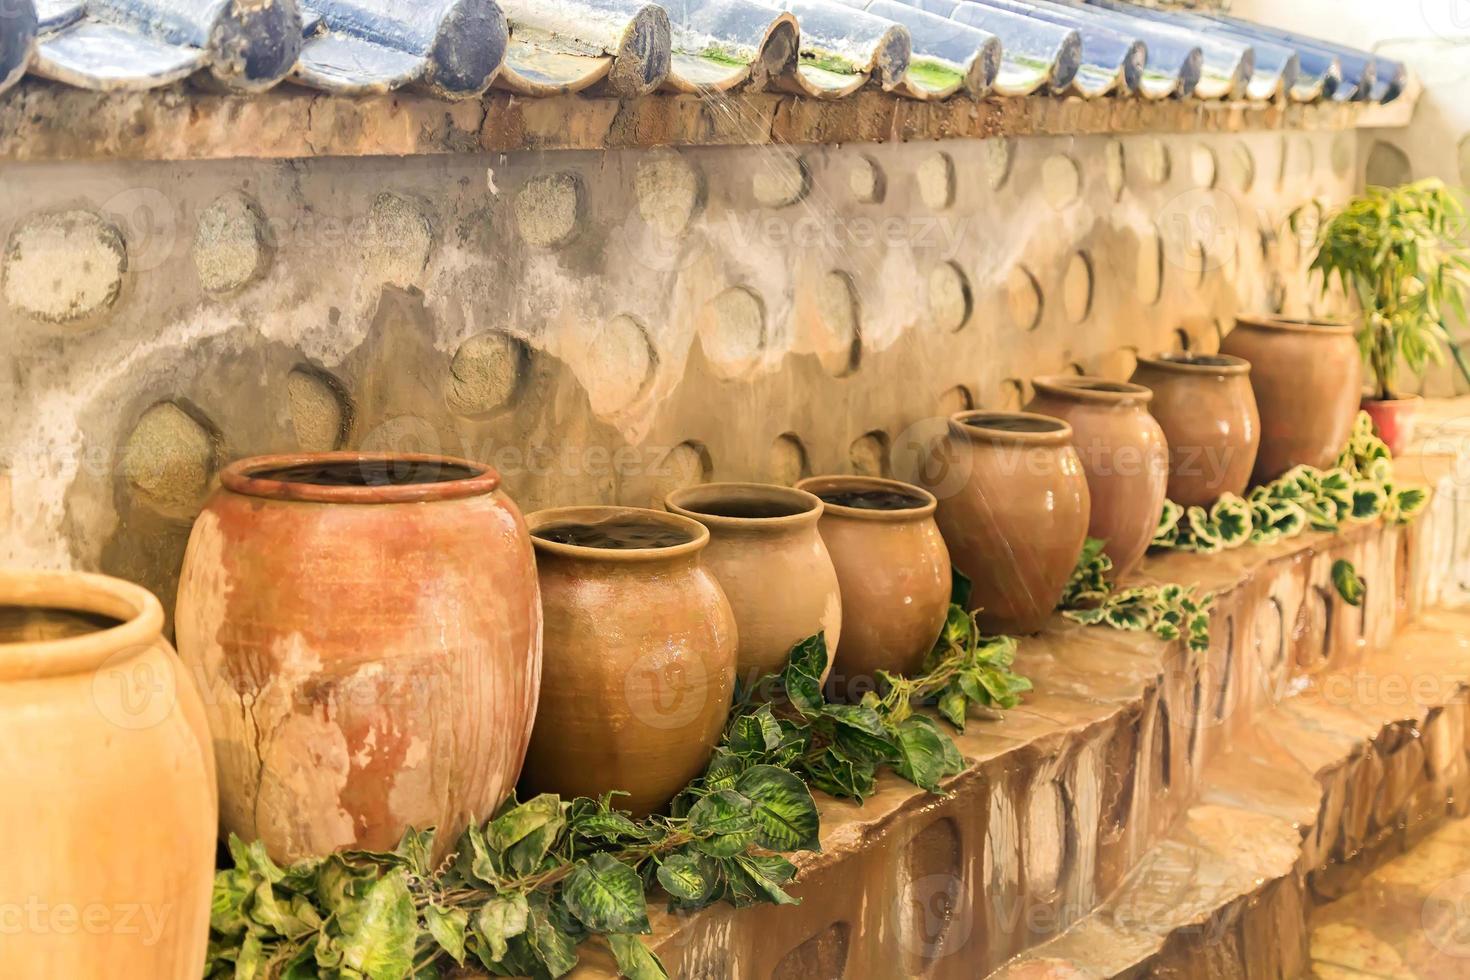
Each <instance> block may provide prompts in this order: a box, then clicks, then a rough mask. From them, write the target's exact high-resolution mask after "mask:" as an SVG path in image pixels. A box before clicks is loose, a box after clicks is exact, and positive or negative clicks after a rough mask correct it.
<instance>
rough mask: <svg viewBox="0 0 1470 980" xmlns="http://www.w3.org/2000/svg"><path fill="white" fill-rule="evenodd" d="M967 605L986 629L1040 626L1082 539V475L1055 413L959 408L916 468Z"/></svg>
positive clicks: (1085, 503)
mask: <svg viewBox="0 0 1470 980" xmlns="http://www.w3.org/2000/svg"><path fill="white" fill-rule="evenodd" d="M922 479H923V481H924V484H925V485H926V486H927V487H929V489H930V490H931V491H932V492H933V493H934V496H935V497H936V498H938V501H939V504H938V508H937V509H936V511H935V514H934V517H935V520H936V522H937V523H938V524H939V530H940V533H941V534H943V535H944V543H945V544H946V545H948V546H949V555H950V559H951V561H953V562H954V565H955V567H956V568H958V569H959V570H960V571H961V572H963V573H964V574H965V575H966V576H968V577H969V579H970V581H972V582H973V583H974V586H975V588H974V591H973V593H972V594H971V597H970V604H971V608H972V609H980V610H982V611H981V613H980V616H979V621H980V625H981V626H982V627H983V628H984V629H985V630H986V631H987V632H990V633H1035V632H1036V631H1038V630H1040V629H1041V628H1042V626H1044V625H1046V621H1047V619H1049V618H1050V616H1051V614H1052V611H1053V610H1054V609H1055V608H1056V605H1057V602H1058V601H1060V600H1061V597H1062V589H1063V588H1065V587H1066V584H1067V580H1068V579H1070V578H1071V577H1072V572H1073V571H1074V570H1075V568H1076V566H1077V558H1078V557H1079V556H1080V555H1081V553H1082V545H1083V543H1084V542H1085V541H1086V539H1087V522H1088V516H1089V510H1090V504H1089V498H1088V493H1087V477H1086V476H1085V475H1084V474H1083V472H1082V461H1081V460H1079V459H1078V458H1077V451H1076V450H1075V449H1073V448H1072V428H1071V426H1069V425H1067V423H1065V422H1063V421H1061V420H1060V419H1054V418H1049V417H1047V416H1044V415H1030V414H1027V413H1024V412H983V411H975V412H959V413H957V414H955V415H953V416H951V417H950V420H949V431H948V432H947V433H946V435H945V436H944V437H943V438H942V439H940V440H939V442H938V443H936V445H935V446H934V449H933V451H932V454H931V456H930V458H929V461H928V463H927V465H926V466H925V467H924V472H923V474H922Z"/></svg>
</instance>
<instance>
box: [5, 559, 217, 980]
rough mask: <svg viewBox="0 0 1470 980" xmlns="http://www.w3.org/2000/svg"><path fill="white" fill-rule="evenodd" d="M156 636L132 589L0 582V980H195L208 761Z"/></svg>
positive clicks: (184, 682) (202, 728)
mask: <svg viewBox="0 0 1470 980" xmlns="http://www.w3.org/2000/svg"><path fill="white" fill-rule="evenodd" d="M162 629H163V608H162V607H161V606H160V605H159V604H158V600H157V599H156V598H154V597H153V595H152V594H151V593H149V592H148V591H146V590H145V589H142V588H139V587H138V586H136V585H131V584H129V583H127V582H121V581H118V580H117V579H113V578H107V577H105V576H101V575H79V574H69V573H56V572H36V573H26V572H0V828H3V837H4V843H3V845H0V910H3V914H0V975H4V976H6V977H58V978H59V977H109V978H117V980H187V978H191V977H197V976H199V970H200V965H201V964H202V963H203V962H204V952H205V945H206V943H207V941H208V938H209V901H210V892H211V889H212V888H213V884H214V854H215V839H216V837H215V835H216V833H217V830H218V820H219V811H218V804H217V798H216V795H215V769H214V754H213V752H212V751H211V748H210V739H209V727H208V724H207V723H206V721H205V718H204V708H203V706H202V705H201V703H200V697H199V693H198V691H197V690H196V689H195V686H194V683H193V681H192V680H191V678H190V676H189V672H188V671H187V670H185V669H184V667H183V666H182V665H181V664H180V663H179V659H178V657H177V656H176V655H175V654H174V651H173V649H172V648H170V647H169V645H168V643H167V642H166V641H165V640H164V639H163V636H162ZM27 910H30V911H27ZM67 913H69V914H70V916H71V925H70V927H68V926H67V925H66V923H65V922H63V920H62V919H61V918H60V916H61V915H62V914H67ZM30 916H39V917H38V918H36V919H31V918H29V917H30ZM99 916H100V918H99ZM28 923H33V924H29V925H28ZM48 923H49V926H50V927H49V928H48V927H47V924H48ZM7 925H8V926H9V928H7Z"/></svg>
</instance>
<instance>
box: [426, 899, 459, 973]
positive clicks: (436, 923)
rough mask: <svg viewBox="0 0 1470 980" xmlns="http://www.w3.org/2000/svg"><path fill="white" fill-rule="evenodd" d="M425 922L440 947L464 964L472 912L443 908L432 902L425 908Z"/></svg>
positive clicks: (457, 961)
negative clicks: (465, 945) (466, 936)
mask: <svg viewBox="0 0 1470 980" xmlns="http://www.w3.org/2000/svg"><path fill="white" fill-rule="evenodd" d="M424 924H425V925H427V926H428V927H429V935H430V936H433V937H434V942H436V943H438V944H439V948H440V949H442V950H444V952H446V953H448V954H449V955H450V956H452V957H454V962H456V963H458V964H459V965H460V966H464V943H465V931H466V930H467V929H468V927H469V924H470V914H469V913H468V912H466V911H465V910H464V909H454V908H451V909H446V908H441V907H440V906H438V905H435V904H433V903H432V902H431V903H430V904H429V905H427V906H426V907H425V908H424Z"/></svg>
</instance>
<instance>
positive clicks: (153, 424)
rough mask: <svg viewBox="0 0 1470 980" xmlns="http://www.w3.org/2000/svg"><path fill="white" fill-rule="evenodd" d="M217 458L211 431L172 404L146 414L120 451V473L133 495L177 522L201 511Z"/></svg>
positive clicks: (148, 411)
mask: <svg viewBox="0 0 1470 980" xmlns="http://www.w3.org/2000/svg"><path fill="white" fill-rule="evenodd" d="M217 462H218V446H217V440H216V439H215V436H214V434H213V433H212V432H210V431H209V429H207V428H205V426H204V425H203V424H201V423H200V422H199V421H197V420H196V419H195V418H194V417H193V416H192V415H190V414H189V413H188V412H186V411H184V409H182V408H180V407H179V406H178V405H176V404H175V403H173V402H159V403H158V404H157V405H154V406H153V407H152V408H150V409H148V410H147V411H146V412H144V413H143V415H142V417H141V418H139V419H138V424H137V425H135V426H134V427H133V431H132V433H131V434H130V435H129V436H128V440H127V442H126V443H125V444H124V446H123V453H122V469H123V477H124V479H126V480H127V484H128V486H129V487H130V488H132V491H133V493H134V494H135V495H136V496H137V498H138V499H139V500H140V501H141V502H142V503H144V504H146V505H147V506H148V507H150V508H152V509H153V510H154V511H157V512H158V513H159V514H162V515H163V516H165V517H171V518H174V519H177V520H189V519H191V518H192V517H193V516H194V515H195V514H196V513H197V512H198V511H199V507H200V505H201V504H202V502H203V501H204V495H205V494H206V493H207V492H208V491H209V481H210V478H211V477H212V476H213V475H214V469H215V465H216V463H217Z"/></svg>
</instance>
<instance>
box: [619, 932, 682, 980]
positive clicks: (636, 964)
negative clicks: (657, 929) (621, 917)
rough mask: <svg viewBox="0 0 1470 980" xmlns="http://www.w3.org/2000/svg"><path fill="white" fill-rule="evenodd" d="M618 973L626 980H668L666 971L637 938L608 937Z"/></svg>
mask: <svg viewBox="0 0 1470 980" xmlns="http://www.w3.org/2000/svg"><path fill="white" fill-rule="evenodd" d="M607 944H608V946H609V947H611V948H612V954H613V959H614V960H615V961H617V964H618V973H619V974H621V975H622V976H625V977H627V978H628V980H668V978H669V974H668V971H667V970H665V969H664V965H663V963H662V962H660V960H659V958H658V957H657V956H655V955H654V954H653V952H652V950H650V949H649V948H648V947H647V946H645V945H643V940H641V939H639V938H638V937H637V936H608V937H607Z"/></svg>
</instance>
